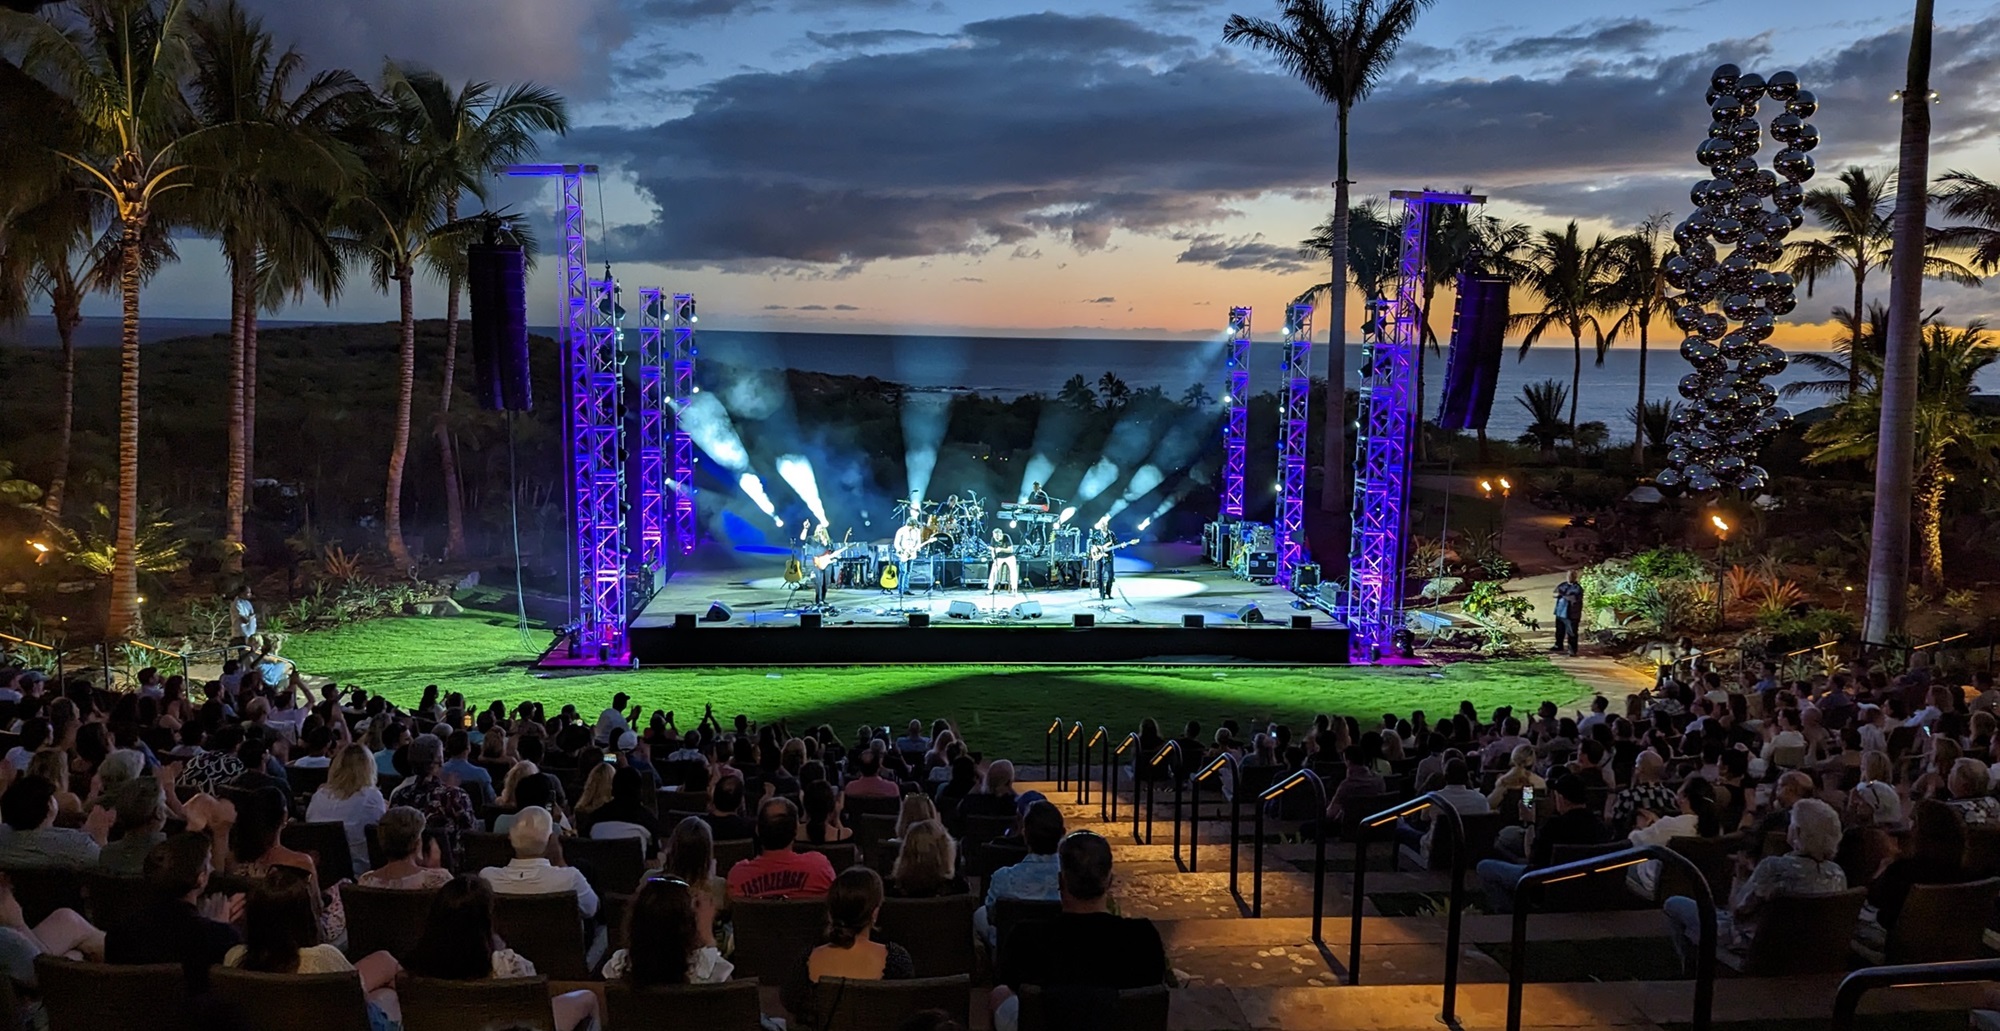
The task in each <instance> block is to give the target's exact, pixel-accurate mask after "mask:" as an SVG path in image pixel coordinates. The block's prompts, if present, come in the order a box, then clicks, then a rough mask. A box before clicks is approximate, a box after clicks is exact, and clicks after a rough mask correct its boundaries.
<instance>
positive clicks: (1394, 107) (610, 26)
mask: <svg viewBox="0 0 2000 1031" xmlns="http://www.w3.org/2000/svg"><path fill="white" fill-rule="evenodd" d="M249 2H250V6H252V7H253V8H256V9H259V10H261V11H262V12H263V14H264V15H265V17H266V18H267V20H268V23H269V24H270V25H271V27H272V28H273V29H274V30H276V31H277V32H278V33H279V34H280V35H281V36H282V37H285V38H289V39H291V40H293V41H295V42H296V43H297V45H298V46H300V48H301V49H303V50H304V51H306V53H307V56H308V57H309V58H310V59H312V60H313V61H314V62H315V63H321V64H342V65H346V66H349V67H353V68H355V69H357V70H359V71H362V72H364V73H370V72H372V71H373V70H374V69H377V68H379V67H380V66H381V63H382V61H383V59H384V58H385V56H386V57H392V58H395V59H398V60H408V61H414V62H420V63H423V64H427V65H429V66H431V67H434V68H436V69H437V70H439V71H440V72H443V73H444V74H446V75H448V76H451V77H454V78H482V79H495V80H502V81H513V80H519V79H535V80H538V81H541V82H544V83H548V84H552V85H555V86H558V87H560V88H561V89H563V90H564V91H566V92H567V93H568V95H569V96H570V97H571V98H572V100H573V103H574V110H573V114H574V121H575V123H576V129H575V130H574V131H573V132H572V133H571V135H570V136H569V138H567V139H564V140H552V141H550V142H549V143H548V144H547V145H546V146H545V147H544V148H543V158H544V159H545V160H551V161H588V162H596V163H598V164H599V165H600V167H601V168H602V169H603V174H602V175H601V177H600V178H601V189H594V190H593V192H592V197H591V211H590V214H591V217H592V219H593V226H592V229H593V235H592V238H591V240H590V248H591V256H592V260H593V263H596V262H599V261H602V260H605V259H607V258H608V259H609V260H610V261H612V262H613V263H614V264H615V265H616V268H617V272H618V275H619V278H620V279H621V280H622V281H624V282H626V283H628V284H634V285H652V284H658V285H663V286H666V287H668V288H669V289H679V290H692V291H694V292H696V293H697V294H699V296H700V297H701V300H702V302H703V313H704V314H705V315H709V316H710V319H711V321H713V322H714V323H716V324H717V325H719V326H723V327H729V328H736V327H742V328H755V327H763V328H772V329H781V328H782V329H836V330H852V331H857V332H875V331H884V330H888V331H931V330H954V331H956V330H966V331H982V332H983V331H998V332H1005V333H1029V332H1047V331H1068V332H1077V331H1088V332H1092V333H1103V334H1112V335H1121V336H1163V335H1170V334H1174V335H1177V334H1182V333H1193V332H1207V331H1210V330H1213V329H1215V328H1219V327H1218V326H1217V324H1218V323H1219V322H1220V321H1221V319H1222V315H1221V312H1222V310H1223V309H1224V308H1226V307H1227V306H1228V305H1230V304H1252V305H1257V306H1260V307H1265V308H1270V307H1275V306H1276V305H1278V304H1279V303H1281V302H1282V301H1283V300H1284V299H1285V298H1288V297H1290V296H1292V295H1293V294H1294V293H1296V292H1297V291H1299V290H1300V289H1302V288H1303V287H1305V286H1306V285H1308V284H1310V283H1311V282H1313V281H1314V279H1313V275H1314V271H1315V269H1309V268H1307V267H1306V266H1305V265H1304V263H1303V262H1302V261H1301V260H1300V258H1299V255H1298V252H1297V241H1298V240H1299V239H1300V238H1301V237H1303V236H1304V235H1305V234H1306V232H1307V231H1308V230H1309V229H1310V228H1311V226H1312V225H1313V224H1314V223H1315V222H1317V221H1318V220H1319V219H1321V218H1322V217H1324V215H1325V212H1326V210H1327V209H1328V208H1329V207H1330V205H1331V195H1330V191H1329V190H1328V189H1327V183H1328V181H1329V180H1330V179H1331V178H1332V171H1333V154H1334V146H1333V130H1334V121H1333V115H1332V111H1331V109H1330V108H1328V107H1326V106H1324V105H1323V104H1321V103H1320V102H1318V101H1317V100H1315V99H1314V97H1313V96H1312V95H1311V94H1310V93H1308V92H1307V91H1306V90H1305V89H1304V88H1303V87H1301V86H1300V85H1298V84H1297V83H1296V82H1294V81H1292V80H1290V79H1287V78H1285V77H1284V76H1282V75H1281V74H1279V73H1278V72H1277V71H1276V70H1275V69H1274V68H1273V67H1272V66H1271V65H1270V64H1269V62H1268V61H1267V60H1265V59H1264V58H1263V57H1262V56H1260V55H1258V54H1256V53H1253V52H1249V51H1245V50H1241V49H1238V48H1227V47H1225V46H1224V45H1223V44H1222V43H1221V41H1220V34H1221V26H1222V23H1223V21H1224V19H1225V18H1226V17H1227V16H1228V15H1229V14H1230V13H1232V12H1242V13H1247V14H1254V15H1269V14H1271V13H1273V12H1274V11H1275V10H1276V6H1277V5H1276V3H1275V0H1065V3H1064V4H1062V5H1060V7H1059V9H1054V10H1052V9H1050V6H1049V4H1048V2H1047V0H1038V2H1035V0H344V2H340V3H298V2H295V0H249ZM1909 6H1910V4H1908V3H1906V2H1899V0H1765V2H1763V3H1758V4H1734V3H1724V2H1720V0H1656V2H1653V3H1642V4H1616V5H1607V4H1585V3H1579V2H1576V0H1518V2H1514V3H1504V4H1503V3H1495V2H1492V0H1437V3H1436V4H1435V5H1434V6H1433V7H1432V9H1431V10H1430V11H1428V12H1427V13H1426V14H1425V15H1423V17H1422V18H1421V20H1420V21H1419V23H1418V26H1417V29H1416V32H1415V33H1414V35H1413V36H1412V38H1411V39H1410V41H1409V42H1408V43H1407V44H1406V45H1405V46H1404V48H1403V51H1402V53H1401V55H1400V56H1399V58H1398V59H1397V61H1396V64H1395V66H1394V67H1393V69H1392V72H1391V74H1390V76H1389V77H1388V79H1387V80H1386V81H1385V82H1384V83H1383V85H1382V86H1381V88H1380V89H1379V90H1378V92H1377V93H1376V95H1375V96H1374V97H1373V98H1372V99H1370V100H1369V101H1368V102H1366V103H1365V104H1363V105H1362V106H1361V107H1360V108H1358V109H1357V111H1356V113H1355V116H1354V126H1353V154H1354V165H1355V171H1354V178H1355V179H1356V180H1357V181H1358V185H1357V186H1356V194H1357V197H1366V196H1371V195H1383V194H1386V193H1387V192H1388V191H1389V190H1392V189H1399V188H1413V187H1423V186H1432V187H1437V188H1458V187H1464V186H1467V185H1470V186H1472V187H1474V188H1475V189H1477V190H1479V191H1480V192H1483V193H1486V194H1488V195H1490V196H1491V198H1492V201H1491V204H1490V209H1491V210H1492V211H1494V212H1495V213H1498V214H1501V215H1503V216H1506V217H1509V218H1516V219H1521V220H1525V221H1528V222H1530V223H1533V224H1536V225H1538V226H1553V225H1560V224H1561V223H1562V222H1565V221H1567V220H1569V219H1572V218H1574V219H1578V220H1581V221H1582V222H1583V223H1584V225H1585V229H1586V231H1587V232H1614V231H1618V230H1621V229H1624V228H1627V227H1630V226H1631V225H1633V224H1635V223H1637V222H1638V221H1639V220H1641V219H1642V218H1644V217H1645V216H1646V215H1647V214H1648V213H1649V212H1654V211H1668V212H1672V213H1674V214H1675V216H1676V217H1680V216H1683V215H1685V214H1686V213H1687V210H1688V209H1689V202H1688V199H1687V187H1688V185H1689V184H1690V183H1691V182H1692V181H1693V180H1694V179H1695V178H1697V174H1696V173H1697V172H1698V171H1699V168H1698V166H1697V165H1695V164H1694V162H1693V158H1692V154H1693V148H1694V146H1695V144H1696V143H1698V142H1699V141H1700V140H1701V138H1702V136H1703V134H1704V132H1705V130H1706V126H1707V121H1708V114H1707V110H1706V107H1705V106H1704V104H1703V103H1702V97H1701V93H1702V89H1703V86H1704V84H1705V82H1706V79H1707V75H1708V73H1709V71H1710V70H1711V69H1713V68H1714V66H1715V65H1716V64H1718V63H1720V62H1722V61H1725V60H1726V61H1733V62H1736V63H1739V64H1741V65H1743V66H1744V67H1745V69H1746V70H1758V71H1762V72H1765V73H1767V74H1768V73H1769V72H1773V71H1777V70H1779V69H1781V68H1792V69H1795V70H1796V71H1797V72H1798V73H1799V75H1800V77H1801V78H1802V79H1803V80H1804V81H1805V83H1806V85H1807V86H1808V87H1810V88H1812V89H1813V90H1815V91H1816V92H1817V93H1818V94H1819V96H1820V98H1821V105H1822V111H1821V114H1820V116H1819V117H1818V118H1817V119H1816V122H1817V124H1818V125H1819V126H1820V128H1821V130H1822V132H1823V135H1824V138H1825V142H1824V144H1823V145H1822V147H1821V149H1820V150H1819V151H1818V153H1817V155H1816V156H1817V157H1818V159H1819V162H1820V167H1821V169H1822V178H1825V179H1830V178H1831V176H1832V174H1833V172H1834V171H1837V169H1838V168H1839V167H1841V166H1844V165H1847V164H1850V163H1860V164H1863V165H1867V166H1870V167H1872V168H1878V169H1886V168H1889V167H1891V166H1892V165H1893V161H1894V146H1895V138H1896V129H1897V116H1898V109H1897V107H1896V106H1895V105H1894V104H1891V103H1889V100H1888V94H1889V92H1890V90H1892V89H1895V88H1897V87H1898V86H1900V85H1901V80H1902V74H1903V73H1902V69H1903V61H1904V58H1905V55H1906V48H1907V45H1908V41H1907V36H1906V35H1904V34H1903V33H1902V31H1901V29H1900V28H1899V25H1898V18H1907V16H1908V14H1907V8H1908V7H1909ZM1938 18H1939V33H1938V39H1937V66H1936V72H1935V76H1934V83H1935V86H1936V88H1937V89H1939V90H1940V91H1941V92H1942V93H1943V103H1942V104H1941V105H1940V106H1939V107H1938V108H1937V111H1936V114H1937V119H1938V121H1937V131H1936V137H1935V139H1936V151H1935V154H1934V167H1936V168H1937V169H1939V170H1943V169H1947V168H1965V169H1970V170H1973V171H1977V172H1979V173H1981V174H1984V175H1987V176H1989V177H1990V176H1994V175H2000V148H1996V146H1995V144H1994V142H1993V139H1994V135H1993V130H1994V128H1995V122H1996V120H1997V119H2000V66H1997V65H1996V62H2000V3H1996V2H1993V0H1980V2H1968V0H1941V2H1940V3H1939V9H1938ZM600 193H601V201H600V199H599V195H600ZM556 199H557V196H556V194H555V192H554V190H553V188H552V187H536V186H533V185H530V184H523V183H511V184H507V185H505V186H503V187H502V188H500V189H499V190H497V191H496V194H495V200H496V203H505V204H512V205H515V206H517V207H519V208H520V209H521V210H525V211H529V212H532V213H535V214H538V215H542V216H545V217H552V215H553V208H554V205H555V202H556ZM185 253H188V260H187V261H186V262H185V263H184V265H183V266H182V267H181V268H178V269H176V270H173V271H171V272H170V273H168V274H166V275H164V276H162V277H161V279H160V280H159V281H158V283H156V285H155V286H154V287H153V288H152V290H151V291H150V296H149V297H148V298H147V305H148V309H149V310H151V311H153V312H156V313H158V314H161V315H185V316H219V315H222V314H223V313H224V310H225V308H226V298H225V295H224V294H223V288H222V285H221V280H220V278H219V276H218V275H217V273H216V268H217V264H216V262H215V261H214V260H213V259H212V257H210V256H208V255H206V254H204V253H200V252H199V251H198V250H197V249H194V248H189V249H188V250H187V251H186V252H185ZM1321 275H1322V277H1323V275H1324V273H1321ZM541 276H542V279H541V280H539V281H538V282H537V283H536V284H535V290H536V296H547V297H548V298H549V299H550V300H549V303H548V304H547V305H546V306H545V307H546V309H547V314H546V315H545V316H541V317H538V318H537V321H543V322H553V321H554V317H553V312H554V300H553V299H554V296H555V293H556V291H557V289H558V287H557V285H556V283H555V280H554V278H553V274H552V273H550V272H548V271H544V272H543V273H541ZM1844 294H1845V291H1844V290H1842V289H1835V290H1832V291H1822V292H1821V293H1820V294H1819V296H1818V298H1817V299H1815V300H1812V301H1809V302H1807V303H1805V304H1804V305H1803V306H1802V307H1801V309H1800V311H1799V313H1798V316H1797V318H1798V321H1799V322H1800V325H1798V326H1796V327H1794V328H1792V329H1791V330H1790V331H1788V332H1787V333H1786V334H1785V336H1784V337H1781V340H1784V341H1786V342H1790V343H1794V344H1797V343H1804V342H1808V341H1810V340H1815V339H1824V338H1825V335H1826V334H1825V333H1824V331H1823V330H1821V329H1819V328H1818V327H1816V326H1814V325H1812V324H1813V323H1814V322H1816V321H1819V320H1823V319H1824V318H1825V317H1826V312H1827V308H1828V307H1829V306H1830V304H1832V303H1834V302H1835V301H1839V300H1840V299H1841V298H1842V297H1843V296H1844ZM1934 297H1935V298H1936V300H1937V301H1938V302H1939V303H1944V304H1947V305H1948V306H1950V309H1951V314H1952V315H1953V316H1955V317H1969V316H1972V315H1976V314H1986V313H2000V287H1996V288H1995V289H1994V290H1991V291H1987V290H1980V291H1972V290H1963V289H1957V288H1946V287H1936V288H1934ZM426 303H427V304H428V305H429V308H430V310H427V311H426V312H425V314H430V315H434V314H437V313H438V312H439V310H440V308H441V302H440V301H438V300H437V299H436V297H435V291H434V292H433V296H432V297H431V298H429V299H428V300H427V302H426ZM393 313H394V312H393V305H392V304H391V303H390V302H389V301H388V300H387V299H386V298H383V297H379V296H373V295H370V294H369V293H368V292H367V291H366V289H365V287H361V286H357V287H356V288H355V289H354V290H352V291H351V293H350V295H349V296H348V297H347V298H345V299H343V300H342V302H341V303H340V304H339V305H338V306H337V307H336V309H335V310H334V312H333V313H332V314H333V317H335V318H345V319H378V318H386V317H392V316H393ZM300 314H301V315H303V316H305V317H321V316H322V315H323V314H324V313H322V312H320V311H318V310H317V309H314V310H308V311H305V312H302V313H300Z"/></svg>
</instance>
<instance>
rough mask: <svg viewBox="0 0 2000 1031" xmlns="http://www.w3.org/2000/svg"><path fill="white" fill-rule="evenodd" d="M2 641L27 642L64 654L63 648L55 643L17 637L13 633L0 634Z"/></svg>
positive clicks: (35, 646) (29, 645) (32, 646)
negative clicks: (49, 643) (50, 643)
mask: <svg viewBox="0 0 2000 1031" xmlns="http://www.w3.org/2000/svg"><path fill="white" fill-rule="evenodd" d="M0 641H12V642H13V643H15V644H25V645H27V646H28V647H30V648H40V649H41V650H43V651H45V652H53V653H55V654H57V655H60V654H62V649H60V648H57V647H55V646H54V645H48V644H43V643H42V642H40V641H33V640H29V639H28V638H25V637H15V636H14V635H13V634H0Z"/></svg>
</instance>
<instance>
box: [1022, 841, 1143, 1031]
mask: <svg viewBox="0 0 2000 1031" xmlns="http://www.w3.org/2000/svg"><path fill="white" fill-rule="evenodd" d="M1057 851H1058V857H1057V863H1058V873H1057V888H1058V894H1059V896H1060V899H1061V901H1062V912H1061V913H1060V914H1059V915H1057V916H1055V917H1054V918H1053V919H1050V920H1046V921H1030V922H1027V923H1023V924H1021V925H1020V926H1018V927H1015V928H1014V929H1013V931H1012V933H1011V934H1010V935H1009V936H1008V938H1007V942H1006V947H1005V948H1002V949H1001V950H1000V953H999V963H1000V965H999V968H998V969H997V970H996V971H995V975H994V980H996V981H998V982H999V985H998V986H997V987H995V988H994V989H993V993H992V997H991V1002H992V1006H993V1027H994V1029H995V1031H1015V1029H1016V1028H1018V1027H1019V1026H1020V998H1019V995H1018V993H1019V992H1020V990H1021V986H1022V985H1029V984H1032V985H1037V986H1039V987H1040V988H1041V989H1042V991H1043V992H1044V993H1046V994H1047V996H1048V1003H1049V1005H1050V1007H1051V1009H1052V1010H1056V1011H1064V1010H1066V1011H1068V1012H1069V1013H1070V1014H1071V1015H1072V1016H1076V1015H1078V1011H1079V1010H1081V1009H1083V1008H1085V1007H1094V1008H1095V1010H1096V1012H1098V1013H1101V1014H1102V1015H1103V1016H1104V1017H1106V1018H1109V1017H1110V1016H1111V1013H1112V1011H1111V1009H1110V1007H1109V1006H1108V1005H1107V1000H1106V998H1105V993H1115V992H1116V991H1118V990H1120V989H1125V988H1144V987H1147V986H1148V985H1156V984H1164V983H1167V980H1168V976H1169V972H1168V969H1167V955H1166V947H1165V945H1164V944H1162V942H1161V941H1160V932H1159V930H1158V928H1155V927H1154V926H1153V923H1152V921H1150V920H1135V919H1127V918H1124V917H1120V916H1115V915H1113V914H1112V912H1111V910H1110V893H1111V888H1112V885H1113V880H1114V878H1113V875H1112V872H1111V843H1110V842H1108V841H1105V840H1104V839H1103V838H1102V837H1099V836H1098V835H1096V834H1093V833H1091V832H1090V831H1077V832H1076V833H1074V834H1071V835H1069V836H1067V837H1065V838H1063V839H1062V842H1061V844H1060V845H1059V846H1058V850H1057ZM1099 1026H1106V1027H1109V1026H1114V1024H1113V1022H1112V1021H1110V1020H1108V1019H1107V1020H1104V1021H1101V1022H1100V1023H1099Z"/></svg>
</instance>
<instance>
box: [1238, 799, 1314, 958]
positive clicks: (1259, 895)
mask: <svg viewBox="0 0 2000 1031" xmlns="http://www.w3.org/2000/svg"><path fill="white" fill-rule="evenodd" d="M1308 783H1309V784H1311V785H1312V789H1313V792H1314V793H1315V794H1317V795H1318V796H1319V808H1318V809H1316V810H1315V812H1316V813H1318V818H1317V819H1315V820H1314V821H1313V826H1314V828H1315V833H1314V835H1313V839H1314V848H1313V914H1312V940H1313V944H1315V945H1318V946H1319V947H1320V948H1322V949H1324V948H1325V947H1326V939H1325V938H1324V937H1322V936H1321V935H1320V910H1322V909H1324V908H1325V906H1324V905H1323V903H1324V902H1325V901H1326V803H1327V794H1326V782H1325V781H1322V780H1320V779H1319V774H1317V773H1314V772H1313V771H1311V770H1309V769H1306V770H1299V771H1297V772H1295V773H1293V774H1292V775H1291V776H1289V777H1286V778H1285V779H1284V780H1281V781H1279V782H1277V783H1276V784H1273V785H1271V786H1270V787H1268V788H1265V789H1264V790H1263V791H1262V792H1259V793H1258V795H1257V827H1256V830H1257V840H1256V841H1254V842H1252V843H1251V852H1250V915H1251V917H1253V918H1261V917H1263V915H1264V803H1266V802H1269V801H1271V800H1273V799H1275V798H1277V797H1278V796H1280V795H1282V794H1284V793H1285V792H1287V791H1290V790H1292V789H1293V788H1295V787H1298V786H1299V785H1300V784H1308Z"/></svg>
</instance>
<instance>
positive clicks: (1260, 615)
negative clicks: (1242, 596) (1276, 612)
mask: <svg viewBox="0 0 2000 1031" xmlns="http://www.w3.org/2000/svg"><path fill="white" fill-rule="evenodd" d="M1236 618H1237V619H1240V620H1242V621H1243V622H1245V623H1262V622H1263V621H1264V610H1263V609H1260V608H1258V607H1257V604H1256V603H1255V602H1252V603H1250V604H1248V605H1245V606H1243V607H1242V608H1240V609H1237V610H1236Z"/></svg>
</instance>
